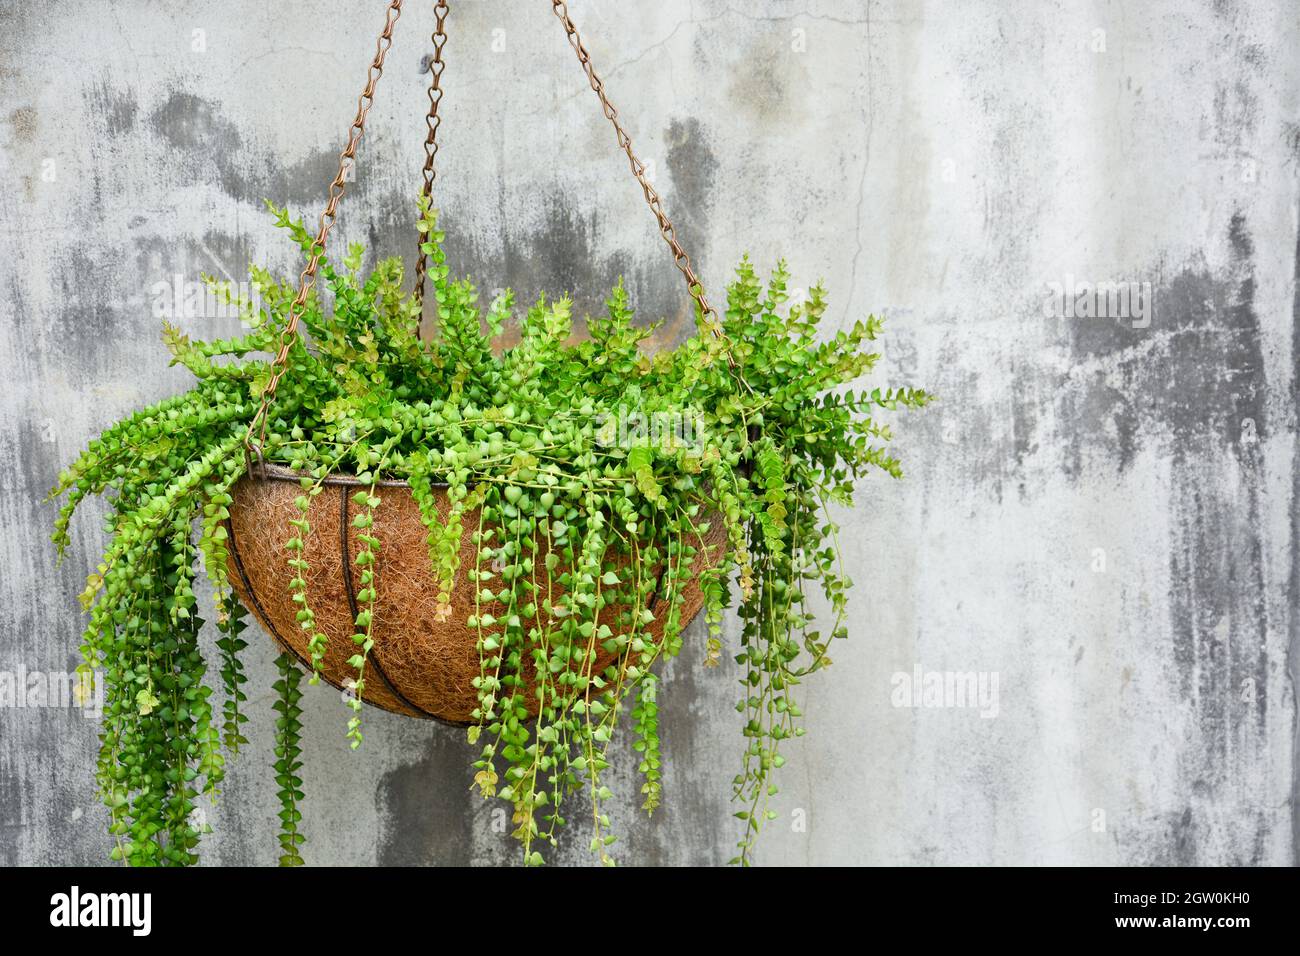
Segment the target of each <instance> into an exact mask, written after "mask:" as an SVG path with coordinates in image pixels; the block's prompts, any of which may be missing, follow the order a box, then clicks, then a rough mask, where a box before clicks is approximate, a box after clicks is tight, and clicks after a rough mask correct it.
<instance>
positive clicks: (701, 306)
mask: <svg viewBox="0 0 1300 956" xmlns="http://www.w3.org/2000/svg"><path fill="white" fill-rule="evenodd" d="M551 6H552V10H553V12H554V13H555V15H556V17H557V18H558V19H559V21H560V23H561V25H562V26H563V28H564V31H565V36H566V38H567V39H568V42H569V45H570V46H571V47H572V48H573V50H574V52H575V53H576V54H577V58H578V62H579V64H580V65H581V67H582V70H583V72H584V74H585V75H586V78H587V81H588V83H589V84H590V86H591V89H592V91H593V92H594V93H595V94H596V96H597V97H598V99H599V100H600V104H601V109H602V111H603V112H604V114H605V117H606V119H608V120H609V122H610V124H611V125H612V126H613V128H614V132H615V135H616V138H617V141H618V146H619V148H620V149H621V150H622V152H623V153H624V154H625V155H626V156H627V159H628V163H629V166H630V168H631V172H632V175H633V176H634V178H635V179H636V181H637V183H638V184H639V185H640V187H641V191H642V193H643V195H644V197H645V200H646V203H647V205H648V206H649V208H650V211H651V213H652V214H653V215H654V217H655V221H656V223H657V225H658V228H659V232H660V234H661V236H662V237H663V239H664V241H665V242H666V243H667V245H668V248H669V251H670V252H671V253H672V256H673V262H674V264H675V265H676V267H677V269H678V270H679V271H680V272H681V274H682V276H683V278H684V279H685V282H686V288H687V291H688V293H689V294H690V297H691V299H692V300H693V303H694V308H695V311H696V314H697V317H698V320H699V322H700V324H701V326H702V327H704V328H707V329H708V330H709V331H710V332H711V333H712V334H713V335H714V336H717V337H718V338H720V339H722V340H723V341H724V343H725V337H723V335H722V332H721V327H720V325H719V322H718V317H717V313H716V312H715V311H714V310H713V308H712V307H711V306H710V305H709V303H708V301H707V299H706V298H705V296H704V292H703V289H702V288H701V286H700V282H699V279H698V277H697V276H696V274H695V271H694V268H693V267H692V265H691V260H690V257H689V256H688V255H687V254H686V252H685V250H684V249H683V248H682V246H681V243H680V242H679V241H678V239H677V236H676V233H675V231H674V229H673V225H672V222H671V221H669V219H668V216H667V215H666V214H665V212H664V209H663V205H662V203H661V201H660V198H659V194H658V193H657V192H656V191H655V189H654V187H653V186H652V185H651V184H650V181H649V179H648V178H647V167H646V165H645V163H644V162H642V161H641V160H640V159H639V158H638V157H637V155H636V153H635V152H634V151H633V149H632V140H631V137H629V136H628V134H627V132H626V130H625V129H624V128H623V125H622V124H621V122H620V121H619V118H618V111H617V110H616V109H615V108H614V106H613V104H611V103H610V101H609V98H608V95H607V94H606V91H605V88H604V83H603V82H602V81H601V79H600V77H599V75H598V74H597V73H596V71H595V69H594V68H593V66H592V64H591V58H590V55H589V54H588V52H587V49H586V47H585V46H584V45H583V42H582V39H581V37H580V36H579V35H578V31H577V28H576V27H575V26H574V24H573V21H572V19H571V18H570V17H569V14H568V10H567V8H566V6H565V4H564V2H563V0H552V4H551ZM401 10H402V0H390V2H389V4H388V10H387V16H386V20H385V24H384V30H383V32H382V33H381V34H380V37H379V40H378V42H377V44H376V49H375V56H374V59H373V60H372V61H371V64H370V68H369V70H368V73H367V79H366V85H365V87H364V89H363V90H362V93H361V98H360V100H359V101H358V103H357V112H356V116H355V118H354V119H353V122H352V126H351V128H350V130H349V134H348V142H347V145H346V146H345V147H344V149H343V151H342V153H341V154H340V156H339V168H338V172H337V174H336V175H335V177H334V179H333V181H332V182H331V183H330V184H329V190H328V200H327V202H326V205H325V209H324V212H323V213H322V214H321V217H320V225H319V229H318V231H317V234H316V238H315V241H314V244H313V246H314V248H315V249H317V250H319V252H318V253H317V254H316V255H312V256H311V257H310V258H309V261H308V264H307V267H306V268H305V269H304V270H303V273H302V276H301V278H300V281H299V286H298V295H297V296H296V298H295V300H294V301H293V303H292V305H291V307H290V310H289V317H288V321H287V322H286V324H285V328H284V329H283V331H282V333H281V336H280V341H279V349H278V351H277V354H276V356H275V359H274V361H273V362H272V363H271V369H272V374H271V377H270V379H269V381H268V383H267V385H266V388H265V390H264V391H263V393H262V396H261V406H260V407H259V409H258V411H257V414H256V415H255V416H254V417H253V421H252V423H251V424H250V426H249V429H248V435H247V437H246V438H245V442H244V445H245V451H246V453H247V454H246V459H247V462H248V473H247V476H246V477H244V478H243V479H241V480H240V481H239V482H238V483H237V485H236V486H235V488H234V490H233V492H232V497H233V499H234V500H233V503H232V504H231V505H230V508H229V510H230V518H229V521H228V522H227V530H228V534H229V552H230V560H229V570H230V578H231V581H232V584H233V586H234V589H235V592H236V594H237V595H238V597H239V599H240V600H241V602H242V603H243V604H244V605H245V606H246V607H247V608H248V609H249V610H250V611H251V612H252V613H253V614H254V615H255V616H256V617H257V619H258V621H259V622H260V623H261V624H262V626H263V627H264V628H266V629H267V630H268V631H269V632H270V633H271V634H272V636H274V637H275V639H276V640H277V641H278V642H279V643H280V644H281V645H282V646H283V647H284V648H285V649H286V650H288V651H289V652H291V653H293V654H294V655H295V656H297V657H298V659H299V660H300V661H302V662H303V663H304V664H305V665H308V666H310V665H309V662H310V652H309V650H308V634H307V633H306V632H305V631H303V630H302V629H301V627H300V626H299V624H298V621H297V614H298V611H299V605H298V604H297V603H296V602H295V601H294V600H293V596H292V592H291V590H290V581H291V580H292V578H293V577H294V574H295V573H296V572H294V571H292V570H291V568H290V565H289V563H288V562H289V560H290V558H291V557H295V556H297V555H296V554H295V555H291V554H290V552H289V551H288V549H287V547H286V544H287V539H288V538H289V537H290V535H289V534H288V529H289V528H290V525H289V521H290V519H292V518H298V517H300V515H299V513H298V512H297V509H296V506H295V504H294V501H295V499H296V498H297V497H298V496H299V494H300V490H299V486H298V476H297V475H296V474H295V473H294V472H292V471H289V470H288V469H284V468H279V467H276V466H273V465H270V464H267V463H265V462H264V461H263V455H262V451H263V446H264V443H265V439H266V423H267V420H268V416H269V411H270V409H271V407H272V404H273V402H274V399H275V393H276V388H277V386H278V384H279V382H280V379H281V378H282V377H283V376H284V375H285V374H286V372H287V371H288V368H287V366H288V356H289V350H290V348H291V346H292V343H293V341H294V340H295V339H296V336H297V334H298V324H299V320H300V318H301V315H302V310H303V308H304V307H305V305H306V303H307V301H308V297H309V295H310V293H311V290H312V287H313V286H314V285H315V282H316V276H317V271H318V269H319V265H320V256H321V254H322V253H323V252H324V250H325V245H326V240H327V238H328V236H329V233H330V230H331V229H332V227H333V225H334V221H335V219H336V217H337V210H338V205H339V201H340V200H341V199H342V197H343V193H344V191H345V189H346V184H347V181H348V178H349V177H348V170H349V169H350V167H351V165H352V164H353V162H354V161H355V157H356V152H357V146H358V143H359V142H360V139H361V135H362V133H363V132H364V130H365V123H366V117H367V114H368V113H369V111H370V106H371V104H372V102H373V98H374V92H375V86H376V84H377V83H378V81H379V78H380V77H381V76H382V74H383V66H384V59H385V56H386V55H387V53H388V49H389V47H390V46H391V45H392V33H393V27H394V24H395V23H396V20H397V18H398V16H400V14H401ZM448 10H449V5H448V3H447V2H446V0H438V2H437V4H436V5H435V16H436V21H437V25H436V28H435V31H434V33H433V37H432V43H433V54H432V56H431V58H430V60H429V75H430V85H429V91H428V92H429V110H428V115H427V117H426V124H427V128H428V135H427V137H426V138H425V143H424V146H425V162H424V167H423V170H422V172H423V179H424V185H423V194H424V196H425V197H430V198H431V197H432V194H433V185H434V179H435V175H436V173H435V168H434V160H435V157H436V156H437V153H438V142H437V133H438V128H439V126H440V125H441V122H442V121H441V118H440V117H439V114H438V108H439V105H440V103H441V101H442V96H443V90H442V73H443V68H444V61H443V47H444V46H445V44H446V42H447V34H446V30H445V23H446V19H447V14H448ZM423 242H424V239H423V237H419V240H418V243H423ZM426 272H427V256H426V253H425V250H424V246H423V245H422V244H420V245H419V254H418V256H417V258H416V267H415V286H414V294H415V297H416V301H417V302H419V303H421V304H423V298H424V288H425V280H426ZM725 356H726V360H727V363H728V365H729V366H731V367H732V368H734V367H735V361H734V359H733V357H732V355H731V353H730V350H729V349H727V350H725ZM324 484H325V486H326V488H327V490H328V493H325V494H321V495H319V496H317V497H316V498H314V499H313V500H312V503H311V505H310V511H309V512H308V514H307V515H306V517H307V519H308V520H309V522H310V526H311V529H312V533H311V534H310V535H307V536H305V538H304V541H303V548H304V550H303V552H302V554H301V557H302V558H303V559H304V560H306V561H307V563H308V566H309V567H310V571H309V573H308V575H307V581H308V585H307V599H308V602H309V605H310V608H311V610H312V612H313V615H314V622H315V626H316V629H317V630H318V631H319V632H321V633H323V634H324V635H325V636H326V638H327V648H326V653H325V658H324V660H323V661H322V662H321V668H320V670H321V675H322V676H323V677H324V678H325V679H326V680H327V681H329V682H330V683H331V684H333V685H334V686H335V687H338V688H340V689H341V690H345V691H348V692H349V693H352V692H353V691H352V690H351V687H352V684H351V681H352V679H353V678H354V677H355V675H356V670H355V668H354V667H352V666H351V665H350V664H349V663H348V661H349V658H350V657H352V656H353V655H354V654H355V645H354V644H353V642H352V640H351V638H352V635H353V633H354V632H355V629H354V627H353V622H354V621H355V620H356V618H357V614H358V610H359V609H358V607H357V598H356V594H357V591H358V589H359V587H360V584H359V582H360V577H361V575H360V573H359V572H358V570H357V569H356V568H355V567H353V564H352V559H351V556H352V555H354V554H355V553H356V545H355V544H354V543H353V542H352V541H351V537H352V534H351V531H350V526H351V517H352V515H351V514H350V509H351V508H352V507H353V506H352V505H351V503H350V495H351V493H352V492H353V491H354V490H355V486H356V485H357V482H356V480H355V479H353V478H349V477H348V476H346V475H334V476H331V477H328V478H326V479H325V480H324ZM374 493H375V494H377V495H378V496H379V497H380V499H381V501H382V506H381V507H380V508H378V509H377V511H376V512H375V525H374V528H373V531H372V533H373V534H374V536H375V537H377V538H378V539H379V540H380V541H381V542H382V546H381V548H380V550H379V554H378V572H379V573H378V578H379V580H380V581H381V582H382V584H381V585H380V594H379V596H378V599H377V602H378V603H377V606H376V609H375V614H374V616H373V624H372V628H371V632H370V633H371V637H372V638H373V639H374V647H373V648H372V650H371V651H370V654H369V659H368V661H367V665H366V678H365V681H364V687H363V690H362V693H361V697H362V700H364V701H365V702H366V703H370V704H374V705H376V706H378V707H382V708H383V709H385V710H389V711H393V712H394V713H400V714H408V715H410V716H413V717H427V718H433V719H437V720H442V721H447V722H450V723H455V724H466V723H469V722H470V721H472V720H473V719H474V718H473V711H474V709H475V708H476V707H477V706H478V695H477V691H476V690H475V688H474V687H473V686H472V684H471V681H472V680H473V679H474V678H475V677H478V676H479V673H480V656H479V651H478V648H477V640H478V635H477V632H476V630H474V629H472V628H470V627H469V626H468V624H467V621H468V620H469V618H470V617H471V616H472V615H473V614H474V613H475V609H474V595H475V593H476V587H477V585H475V584H474V583H473V582H469V581H467V580H465V576H464V574H463V572H462V574H461V575H460V578H459V579H458V589H457V590H455V591H453V593H452V595H451V602H450V603H451V613H450V615H444V619H442V620H439V618H438V616H437V615H436V614H435V608H436V595H437V594H438V593H439V588H438V586H437V582H436V581H435V579H434V574H433V564H432V561H431V560H430V556H429V551H428V547H427V543H426V541H427V530H426V528H425V525H424V523H423V521H422V520H421V515H420V511H419V507H418V506H417V504H416V502H415V499H414V498H413V497H412V495H411V490H410V486H409V485H408V484H407V483H406V482H404V481H398V480H389V481H384V482H381V483H380V484H379V485H378V486H376V487H375V490H374ZM438 507H439V511H440V512H441V513H442V515H443V516H444V517H445V515H446V513H447V510H448V502H447V499H446V496H445V495H443V496H442V498H441V499H440V500H439V505H438ZM712 517H713V520H709V521H708V524H709V531H708V533H707V534H706V535H705V536H704V540H703V541H700V542H697V552H696V554H695V556H694V558H693V565H692V568H691V576H690V581H689V583H688V584H687V585H686V586H684V587H683V588H682V597H683V603H682V605H681V612H680V621H681V626H682V627H685V626H686V624H687V623H688V622H689V621H690V620H691V619H692V618H694V617H695V615H696V614H698V613H699V611H700V608H701V607H702V606H703V604H704V596H703V594H702V592H701V590H700V586H699V580H700V575H701V574H702V573H703V572H704V571H705V570H707V569H709V568H711V567H715V566H716V565H717V564H718V563H719V562H720V561H721V560H722V557H723V555H724V553H725V550H726V548H725V545H726V534H725V531H724V530H723V523H722V521H721V519H720V518H718V517H717V516H712ZM706 520H708V519H706ZM477 524H478V521H477V511H476V510H475V511H470V512H467V513H466V514H465V515H464V527H465V528H466V529H467V530H466V531H465V534H464V537H463V538H462V541H461V556H462V561H461V566H462V567H463V568H464V567H473V566H474V561H473V558H474V556H475V554H476V546H475V544H474V542H473V541H472V538H471V535H472V533H473V532H472V530H471V529H473V528H475V527H476V526H477ZM645 570H646V571H648V574H649V575H650V576H651V577H652V578H653V579H656V580H657V579H658V577H659V575H660V574H661V573H662V569H660V568H654V569H645ZM559 596H561V595H560V593H558V592H557V593H554V594H553V595H552V597H553V598H558V597H559ZM480 610H487V611H488V613H492V609H491V608H480ZM619 610H620V609H619V608H618V607H615V606H611V607H607V608H605V609H604V610H603V611H602V612H601V616H600V621H599V623H608V624H610V626H611V629H613V628H614V622H615V619H616V618H617V616H618V612H619ZM649 610H650V612H651V613H652V614H655V613H656V611H655V607H654V606H653V605H651V607H650V608H649ZM665 617H666V614H665V615H657V616H656V619H655V620H654V621H653V622H652V623H651V624H650V627H649V630H650V632H651V634H652V635H653V636H654V638H656V639H661V638H662V637H663V627H664V618H665ZM614 660H615V655H613V654H607V653H606V654H602V655H601V656H599V657H598V658H597V661H596V669H597V671H599V670H602V669H604V668H605V667H607V666H608V665H609V664H611V663H613V662H614ZM531 666H532V665H531V662H525V664H524V672H523V675H522V676H523V677H524V678H525V679H527V680H529V681H530V682H531V677H530V676H529V675H528V669H529V668H530V667H531ZM527 700H528V702H529V704H530V706H531V707H532V708H533V709H534V711H535V709H536V706H537V699H536V697H535V695H533V694H528V695H527Z"/></svg>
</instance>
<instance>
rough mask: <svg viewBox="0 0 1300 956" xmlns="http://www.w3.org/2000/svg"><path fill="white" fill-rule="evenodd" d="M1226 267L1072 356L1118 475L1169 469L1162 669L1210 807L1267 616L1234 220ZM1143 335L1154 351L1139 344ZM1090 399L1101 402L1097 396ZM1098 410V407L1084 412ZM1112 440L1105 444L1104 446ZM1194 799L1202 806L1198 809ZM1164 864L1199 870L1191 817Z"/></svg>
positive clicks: (1224, 793) (1253, 388)
mask: <svg viewBox="0 0 1300 956" xmlns="http://www.w3.org/2000/svg"><path fill="white" fill-rule="evenodd" d="M1226 238H1227V241H1228V249H1229V260H1228V263H1227V265H1226V266H1225V267H1224V268H1223V269H1222V270H1220V271H1217V272H1212V271H1211V270H1209V269H1208V268H1206V267H1205V266H1204V265H1203V264H1200V265H1193V266H1189V267H1187V268H1185V269H1183V270H1182V271H1181V272H1180V273H1179V274H1178V275H1177V276H1175V277H1174V279H1173V280H1172V281H1170V282H1169V283H1167V284H1164V285H1161V286H1160V287H1159V288H1157V290H1156V293H1155V302H1156V308H1155V317H1154V319H1153V320H1152V324H1151V327H1150V328H1149V329H1145V330H1137V329H1131V328H1125V327H1124V326H1121V325H1117V324H1116V323H1113V322H1110V321H1103V320H1084V321H1078V322H1076V323H1075V325H1074V329H1075V339H1074V343H1073V344H1074V348H1075V351H1076V355H1077V357H1078V358H1079V359H1080V360H1082V361H1089V360H1095V359H1097V358H1099V357H1105V358H1107V359H1109V361H1107V362H1105V363H1103V364H1104V366H1105V368H1104V370H1101V371H1098V372H1097V373H1096V379H1097V381H1096V384H1097V385H1098V386H1099V388H1100V386H1101V385H1102V380H1103V379H1104V378H1108V377H1109V378H1111V379H1112V380H1113V379H1114V377H1116V376H1117V377H1118V379H1119V382H1120V384H1119V386H1117V387H1116V388H1113V389H1110V390H1109V391H1107V392H1106V393H1105V394H1106V400H1107V401H1112V400H1113V405H1112V407H1111V417H1112V419H1113V421H1114V422H1115V423H1116V426H1117V428H1116V432H1115V433H1117V434H1118V435H1121V436H1126V437H1124V438H1122V439H1115V438H1112V439H1110V441H1111V442H1113V443H1114V444H1115V446H1116V447H1115V449H1114V450H1115V452H1116V454H1117V460H1118V464H1119V467H1120V468H1121V469H1122V468H1124V467H1126V466H1127V465H1128V464H1129V463H1130V462H1131V460H1132V454H1133V449H1134V448H1135V447H1136V445H1137V444H1138V442H1139V441H1140V442H1141V443H1152V442H1154V443H1157V444H1158V445H1159V446H1161V448H1162V450H1163V452H1164V453H1165V454H1166V455H1167V456H1168V458H1169V459H1170V462H1171V477H1170V484H1169V487H1168V489H1167V494H1168V495H1169V498H1170V513H1171V515H1172V516H1173V521H1172V526H1171V532H1170V533H1171V541H1170V548H1169V577H1170V581H1171V591H1170V615H1171V618H1172V621H1171V625H1172V626H1171V631H1172V634H1173V642H1174V647H1173V652H1174V660H1173V667H1174V668H1175V669H1176V673H1177V677H1178V681H1179V686H1180V687H1181V690H1182V693H1183V696H1184V699H1185V702H1186V706H1187V707H1188V708H1189V709H1190V711H1191V714H1192V719H1193V722H1194V724H1195V726H1196V728H1197V733H1198V736H1199V737H1200V740H1201V745H1200V747H1198V748H1197V749H1196V751H1195V753H1191V752H1189V754H1188V755H1187V756H1188V759H1189V760H1193V761H1195V762H1196V763H1197V764H1199V775H1200V777H1201V779H1202V781H1203V783H1204V786H1205V789H1206V795H1205V797H1204V800H1205V802H1206V804H1207V805H1211V804H1214V803H1216V802H1220V801H1222V800H1225V799H1232V798H1242V799H1245V798H1248V796H1249V795H1245V794H1241V793H1240V792H1239V783H1238V782H1237V781H1238V780H1239V779H1240V775H1239V774H1237V773H1236V772H1235V768H1237V767H1238V766H1240V765H1243V764H1246V763H1249V762H1251V761H1253V760H1255V759H1257V753H1256V750H1257V748H1261V747H1263V745H1264V744H1263V733H1264V720H1265V715H1266V711H1267V708H1268V705H1269V701H1268V696H1267V686H1268V662H1267V660H1266V657H1265V653H1264V648H1265V646H1266V644H1267V640H1268V634H1267V627H1268V616H1267V602H1266V584H1265V581H1266V576H1265V570H1266V569H1265V567H1264V556H1263V549H1264V542H1263V539H1262V536H1261V531H1260V529H1263V528H1265V527H1267V521H1266V520H1265V518H1264V515H1263V504H1262V496H1263V490H1264V489H1263V478H1262V475H1261V471H1262V463H1261V457H1260V443H1261V440H1262V439H1264V438H1265V437H1266V436H1267V434H1268V428H1269V421H1268V418H1267V410H1266V408H1265V404H1264V395H1265V387H1266V382H1265V378H1264V358H1263V352H1262V345H1261V334H1260V322H1259V317H1258V315H1257V314H1256V309H1255V266H1254V261H1253V257H1254V252H1255V250H1254V243H1253V240H1252V238H1251V234H1250V229H1249V224H1248V223H1247V222H1246V220H1245V218H1244V216H1243V215H1241V214H1240V213H1238V214H1235V215H1233V216H1232V218H1231V220H1230V221H1229V223H1228V225H1227V230H1226ZM1145 336H1154V337H1155V339H1154V342H1143V341H1142V338H1143V337H1145ZM1090 391H1091V390H1090V389H1087V388H1085V389H1084V390H1083V391H1082V392H1080V393H1078V398H1079V399H1081V400H1082V401H1081V402H1078V403H1076V404H1075V406H1074V407H1073V408H1072V409H1071V412H1072V413H1073V414H1072V417H1069V418H1068V419H1067V420H1069V421H1071V422H1073V423H1076V424H1077V426H1078V427H1077V428H1074V429H1073V430H1074V431H1075V432H1076V433H1077V434H1078V435H1079V436H1080V437H1079V438H1078V439H1077V440H1079V441H1089V440H1098V439H1099V438H1100V433H1099V431H1098V426H1099V424H1100V423H1099V422H1098V421H1096V420H1095V419H1090V417H1088V416H1086V415H1085V413H1086V412H1088V411H1092V410H1094V408H1093V407H1092V406H1089V405H1088V400H1089V397H1090ZM1096 394H1102V393H1101V392H1100V391H1098V392H1097V393H1096ZM1093 400H1094V401H1095V400H1096V399H1095V398H1094V399H1093ZM1112 434H1114V433H1112ZM1198 799H1199V798H1198ZM1169 839H1170V841H1171V843H1172V851H1171V862H1174V863H1180V864H1181V863H1192V862H1196V853H1197V848H1198V847H1202V846H1203V845H1204V844H1203V842H1202V841H1201V840H1200V839H1198V838H1197V835H1196V826H1195V823H1194V817H1193V810H1192V808H1188V809H1187V810H1186V811H1184V812H1183V814H1182V815H1181V816H1180V817H1179V819H1178V820H1177V821H1176V822H1175V824H1174V826H1173V827H1172V828H1171V832H1170V834H1169Z"/></svg>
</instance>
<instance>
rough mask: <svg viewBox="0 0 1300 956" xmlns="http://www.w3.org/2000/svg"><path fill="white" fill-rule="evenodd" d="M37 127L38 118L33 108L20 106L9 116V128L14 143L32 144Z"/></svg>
mask: <svg viewBox="0 0 1300 956" xmlns="http://www.w3.org/2000/svg"><path fill="white" fill-rule="evenodd" d="M38 125H39V117H38V115H37V112H36V110H35V109H34V108H33V107H30V106H20V107H18V108H17V109H16V110H13V111H12V112H11V113H10V114H9V127H10V128H11V129H12V130H13V137H14V142H16V143H31V142H34V141H35V139H36V133H37V128H38Z"/></svg>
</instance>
